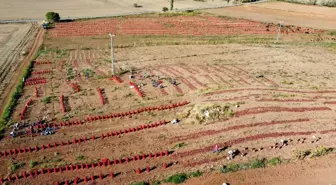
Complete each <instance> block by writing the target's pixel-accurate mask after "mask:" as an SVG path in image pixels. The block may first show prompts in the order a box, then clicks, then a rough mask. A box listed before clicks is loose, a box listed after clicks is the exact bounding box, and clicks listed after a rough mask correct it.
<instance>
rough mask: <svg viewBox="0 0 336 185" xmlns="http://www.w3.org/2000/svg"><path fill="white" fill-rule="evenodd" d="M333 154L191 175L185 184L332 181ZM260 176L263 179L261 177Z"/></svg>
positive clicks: (278, 184)
mask: <svg viewBox="0 0 336 185" xmlns="http://www.w3.org/2000/svg"><path fill="white" fill-rule="evenodd" d="M335 159H336V155H335V154H331V155H329V156H325V157H322V158H320V159H316V160H311V159H310V160H307V161H299V162H296V163H293V164H285V165H280V166H277V167H270V168H266V169H254V170H246V171H240V172H236V173H227V174H221V173H218V172H217V173H216V172H214V173H210V174H204V175H203V176H202V177H200V178H193V179H190V180H188V181H187V182H186V183H184V184H188V185H189V184H190V185H192V184H199V185H215V184H216V185H218V184H223V183H224V182H226V183H230V184H234V185H252V184H253V185H255V184H258V185H283V184H286V185H322V184H326V185H328V184H335V183H336V177H335V175H334V173H335V171H336V160H335ZM261 176H262V178H261Z"/></svg>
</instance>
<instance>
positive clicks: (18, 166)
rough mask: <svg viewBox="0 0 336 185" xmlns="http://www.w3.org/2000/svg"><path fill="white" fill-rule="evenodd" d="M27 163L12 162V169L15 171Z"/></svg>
mask: <svg viewBox="0 0 336 185" xmlns="http://www.w3.org/2000/svg"><path fill="white" fill-rule="evenodd" d="M24 165H25V163H23V162H17V163H14V162H13V163H12V164H11V166H10V171H11V172H12V173H14V172H15V171H16V170H18V169H20V168H22V167H23V166H24Z"/></svg>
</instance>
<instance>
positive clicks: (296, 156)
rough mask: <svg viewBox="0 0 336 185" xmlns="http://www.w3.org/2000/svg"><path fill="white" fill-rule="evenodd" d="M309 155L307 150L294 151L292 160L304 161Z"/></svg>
mask: <svg viewBox="0 0 336 185" xmlns="http://www.w3.org/2000/svg"><path fill="white" fill-rule="evenodd" d="M309 154H310V151H309V150H294V151H293V158H294V159H296V160H300V159H304V158H305V157H306V156H308V155H309Z"/></svg>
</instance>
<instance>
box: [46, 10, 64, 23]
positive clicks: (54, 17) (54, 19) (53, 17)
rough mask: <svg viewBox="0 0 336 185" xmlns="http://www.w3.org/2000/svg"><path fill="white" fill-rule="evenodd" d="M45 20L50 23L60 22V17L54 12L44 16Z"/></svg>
mask: <svg viewBox="0 0 336 185" xmlns="http://www.w3.org/2000/svg"><path fill="white" fill-rule="evenodd" d="M45 16H46V19H47V20H48V21H50V22H59V21H60V19H61V18H60V16H59V14H58V13H56V12H48V13H47V14H46V15H45Z"/></svg>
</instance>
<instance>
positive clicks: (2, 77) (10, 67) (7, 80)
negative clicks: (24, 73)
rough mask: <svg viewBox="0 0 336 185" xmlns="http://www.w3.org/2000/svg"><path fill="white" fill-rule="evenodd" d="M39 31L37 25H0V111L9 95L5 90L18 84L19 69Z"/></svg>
mask: <svg viewBox="0 0 336 185" xmlns="http://www.w3.org/2000/svg"><path fill="white" fill-rule="evenodd" d="M37 31H38V26H37V23H27V24H0V95H1V96H0V107H1V108H0V110H2V108H3V107H2V106H4V104H5V103H4V100H5V98H6V94H8V92H7V93H5V90H6V88H7V87H8V86H9V87H10V86H14V85H15V84H16V82H17V81H16V80H15V77H16V78H17V76H18V69H19V68H20V67H22V66H23V65H22V62H23V61H24V58H25V57H26V56H27V55H28V54H29V51H30V48H31V47H32V43H33V42H34V39H35V36H36V34H37Z"/></svg>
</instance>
